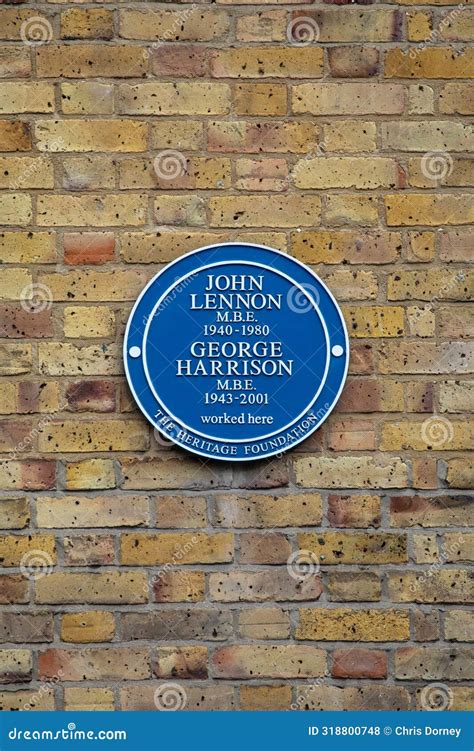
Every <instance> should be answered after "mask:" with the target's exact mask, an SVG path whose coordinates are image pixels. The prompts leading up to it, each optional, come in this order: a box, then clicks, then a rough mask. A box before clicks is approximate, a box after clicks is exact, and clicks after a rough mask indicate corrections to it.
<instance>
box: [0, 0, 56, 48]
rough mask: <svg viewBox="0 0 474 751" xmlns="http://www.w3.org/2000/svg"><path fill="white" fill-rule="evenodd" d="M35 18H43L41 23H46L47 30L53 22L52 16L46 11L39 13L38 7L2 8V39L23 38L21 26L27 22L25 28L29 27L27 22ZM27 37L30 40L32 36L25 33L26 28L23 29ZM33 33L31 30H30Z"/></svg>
mask: <svg viewBox="0 0 474 751" xmlns="http://www.w3.org/2000/svg"><path fill="white" fill-rule="evenodd" d="M32 18H34V19H35V20H36V19H38V18H39V19H41V25H44V27H45V29H46V30H47V25H48V24H50V22H51V16H50V15H49V14H46V13H41V14H40V13H39V12H38V8H21V9H20V8H17V7H16V6H15V7H12V8H4V9H2V13H1V23H2V39H11V40H13V39H18V40H21V27H22V25H23V24H25V27H24V29H25V28H26V29H28V27H27V25H26V22H28V21H29V20H30V19H32ZM23 33H24V35H25V36H26V38H27V39H28V40H29V39H30V36H29V34H28V33H26V34H25V30H24V31H23ZM30 34H31V32H30Z"/></svg>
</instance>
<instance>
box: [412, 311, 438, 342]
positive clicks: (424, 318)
mask: <svg viewBox="0 0 474 751" xmlns="http://www.w3.org/2000/svg"><path fill="white" fill-rule="evenodd" d="M406 311H407V323H408V331H409V333H410V336H421V337H426V336H434V335H435V326H436V320H435V314H434V311H433V310H432V309H431V308H429V307H426V308H422V307H418V306H417V305H409V306H408V308H407V309H406Z"/></svg>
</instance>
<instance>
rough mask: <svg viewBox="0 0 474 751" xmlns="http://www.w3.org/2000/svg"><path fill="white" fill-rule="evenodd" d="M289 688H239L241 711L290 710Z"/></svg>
mask: <svg viewBox="0 0 474 751" xmlns="http://www.w3.org/2000/svg"><path fill="white" fill-rule="evenodd" d="M290 705H291V686H273V685H272V686H245V685H242V686H241V687H240V708H241V709H242V710H246V711H250V710H266V711H268V710H283V709H290Z"/></svg>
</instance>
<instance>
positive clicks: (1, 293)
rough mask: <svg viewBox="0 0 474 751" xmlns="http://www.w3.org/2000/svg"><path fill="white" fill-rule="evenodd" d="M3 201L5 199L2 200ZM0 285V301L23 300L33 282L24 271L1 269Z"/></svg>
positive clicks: (29, 275)
mask: <svg viewBox="0 0 474 751" xmlns="http://www.w3.org/2000/svg"><path fill="white" fill-rule="evenodd" d="M2 200H5V197H3V198H2ZM1 276H2V284H1V286H0V300H23V299H26V298H27V296H28V291H27V290H26V288H27V287H29V286H30V285H31V283H32V281H33V279H32V276H31V274H30V273H29V272H28V271H27V270H26V269H8V268H7V269H2V272H1Z"/></svg>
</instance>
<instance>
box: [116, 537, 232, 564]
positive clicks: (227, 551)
mask: <svg viewBox="0 0 474 751" xmlns="http://www.w3.org/2000/svg"><path fill="white" fill-rule="evenodd" d="M233 551H234V537H233V535H232V534H230V533H227V532H221V533H217V534H214V535H208V534H205V533H204V532H189V533H181V534H172V533H164V534H155V535H153V534H123V535H122V539H121V561H122V563H124V564H128V565H132V566H138V565H140V566H142V565H144V566H155V565H157V564H162V563H175V564H183V563H229V562H230V561H231V560H232V558H233Z"/></svg>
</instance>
